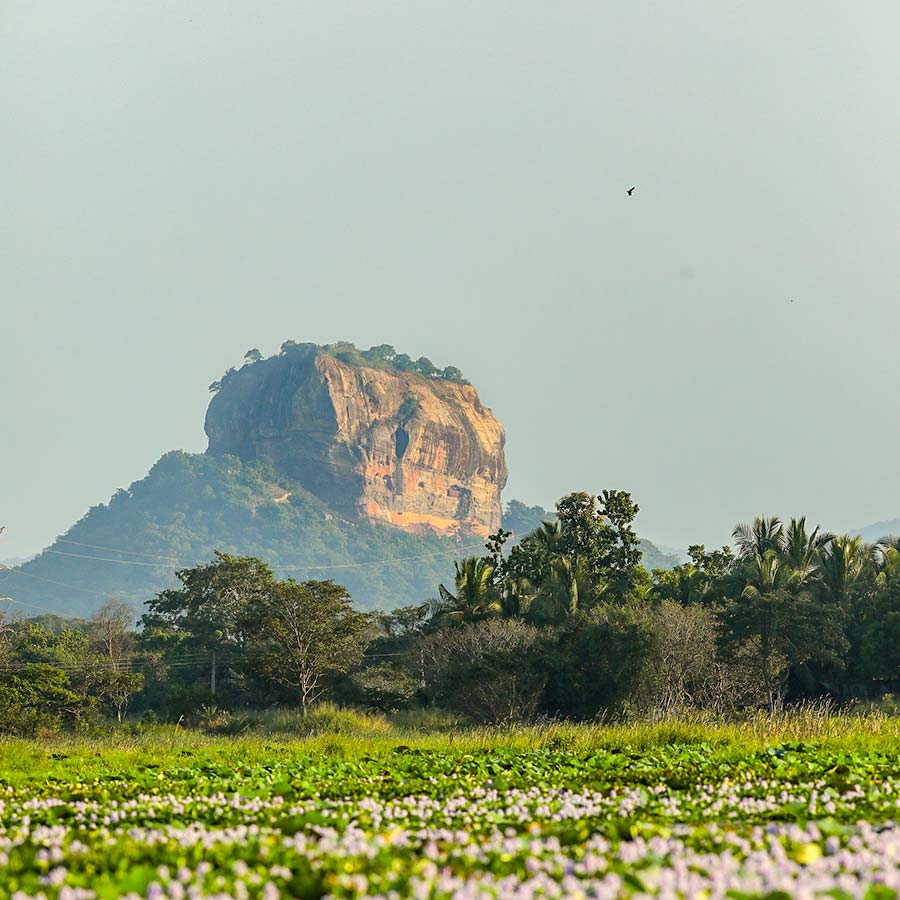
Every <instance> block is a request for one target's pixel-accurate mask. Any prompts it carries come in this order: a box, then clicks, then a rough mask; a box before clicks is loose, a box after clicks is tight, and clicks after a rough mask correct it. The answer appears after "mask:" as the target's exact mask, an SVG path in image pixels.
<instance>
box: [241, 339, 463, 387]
mask: <svg viewBox="0 0 900 900" xmlns="http://www.w3.org/2000/svg"><path fill="white" fill-rule="evenodd" d="M251 352H252V351H251ZM300 352H303V353H327V354H328V355H329V356H333V357H334V358H335V359H339V360H340V361H341V362H344V363H347V365H350V366H369V367H371V368H375V369H393V370H395V371H397V372H412V373H413V374H416V375H421V376H422V377H423V378H430V379H439V380H443V381H452V382H455V383H457V384H469V382H468V381H466V379H465V378H464V377H463V374H462V372H460V370H459V369H457V368H456V367H455V366H446V367H445V368H444V369H439V368H438V367H437V366H435V364H434V363H433V362H432V361H431V360H430V359H428V357H427V356H420V357H419V358H418V359H415V360H414V359H413V358H412V357H411V356H409V355H408V354H407V353H397V351H396V350H395V349H394V348H393V347H392V346H391V345H390V344H377V345H376V346H374V347H370V348H369V349H368V350H361V349H360V348H358V347H357V346H356V345H355V344H352V343H350V341H337V342H336V343H334V344H323V345H321V346H320V345H317V344H309V343H306V344H298V343H296V342H295V341H285V342H284V343H283V344H282V345H281V355H282V356H285V355H288V354H296V353H300ZM245 358H246V357H245ZM260 358H261V357H260ZM255 361H256V360H255V359H254V360H250V362H255Z"/></svg>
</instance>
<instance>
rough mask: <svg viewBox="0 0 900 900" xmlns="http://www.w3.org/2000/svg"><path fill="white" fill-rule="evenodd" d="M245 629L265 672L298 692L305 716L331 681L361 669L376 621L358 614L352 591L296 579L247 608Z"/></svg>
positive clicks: (256, 598)
mask: <svg viewBox="0 0 900 900" xmlns="http://www.w3.org/2000/svg"><path fill="white" fill-rule="evenodd" d="M240 627H241V628H242V630H243V631H244V633H245V634H246V635H247V636H248V638H249V639H251V640H253V641H254V643H255V645H256V648H257V651H258V653H259V662H258V664H257V665H258V668H259V670H260V671H261V672H262V673H263V674H264V675H265V676H266V677H268V678H270V679H271V680H272V681H274V682H276V683H277V684H281V685H284V686H285V687H288V688H290V689H292V690H295V691H296V692H297V696H298V698H299V701H300V709H301V710H302V712H303V715H304V716H305V715H306V714H307V712H309V710H310V708H311V707H312V706H313V705H314V704H315V703H316V702H317V701H318V700H319V699H320V698H321V697H322V695H323V693H324V692H325V688H326V684H327V679H328V677H329V676H334V675H339V674H344V673H347V672H349V671H351V670H352V669H353V668H355V667H356V666H357V665H359V663H360V662H361V660H362V658H363V653H364V652H365V649H366V646H367V645H368V643H369V641H370V638H371V633H372V630H371V622H370V617H369V616H368V615H366V614H365V613H361V612H358V611H357V610H355V609H353V607H352V605H351V602H350V595H349V594H348V593H347V590H346V588H344V587H342V586H341V585H339V584H335V583H334V582H333V581H304V582H297V581H294V580H292V579H291V580H288V581H279V582H275V583H273V584H269V585H268V586H267V587H266V589H265V590H263V591H260V592H258V593H256V594H255V595H254V596H253V598H252V600H251V601H250V602H248V603H247V604H246V605H245V606H244V607H243V610H242V615H241V626H240Z"/></svg>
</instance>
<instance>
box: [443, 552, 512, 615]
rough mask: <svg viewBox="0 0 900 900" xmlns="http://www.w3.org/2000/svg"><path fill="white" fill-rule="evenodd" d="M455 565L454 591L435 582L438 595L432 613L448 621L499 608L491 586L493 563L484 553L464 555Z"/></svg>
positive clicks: (494, 612) (487, 613)
mask: <svg viewBox="0 0 900 900" xmlns="http://www.w3.org/2000/svg"><path fill="white" fill-rule="evenodd" d="M454 565H455V566H456V594H455V595H453V594H451V593H450V591H448V590H447V588H445V587H444V585H442V584H441V585H438V590H439V591H440V595H441V599H440V602H439V604H438V607H437V609H436V610H435V617H436V618H441V619H444V620H446V621H448V622H463V621H471V620H473V619H482V618H485V617H487V616H492V615H495V614H497V613H499V612H501V605H500V598H499V597H498V595H497V591H496V590H495V589H494V584H493V577H494V564H493V563H492V562H491V560H490V559H488V558H486V557H483V556H467V557H465V558H464V559H462V560H459V561H458V562H456V563H455V564H454Z"/></svg>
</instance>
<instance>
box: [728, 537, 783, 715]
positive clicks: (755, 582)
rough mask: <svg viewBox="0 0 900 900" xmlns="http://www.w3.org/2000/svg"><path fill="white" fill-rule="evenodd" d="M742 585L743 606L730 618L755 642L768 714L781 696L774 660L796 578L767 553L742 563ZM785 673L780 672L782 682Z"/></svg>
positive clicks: (778, 653)
mask: <svg viewBox="0 0 900 900" xmlns="http://www.w3.org/2000/svg"><path fill="white" fill-rule="evenodd" d="M743 571H744V573H745V577H746V584H745V586H744V589H743V591H742V592H741V599H742V601H743V603H741V604H738V607H737V608H736V609H735V610H734V614H733V616H732V618H733V620H734V621H735V622H736V623H737V624H738V628H739V629H740V630H743V632H744V634H745V635H746V636H752V637H753V638H755V641H756V643H757V647H758V652H759V662H760V670H761V673H762V681H763V687H764V689H765V692H766V701H767V704H768V707H769V714H771V713H773V712H774V711H775V703H776V699H777V698H778V697H780V696H781V689H782V686H783V685H782V679H781V678H779V673H778V671H777V670H776V668H775V666H776V660H777V659H778V658H779V656H782V654H784V652H785V650H786V647H785V640H784V638H785V635H784V633H783V627H784V618H785V614H786V613H789V610H788V609H787V608H786V604H787V603H789V602H790V601H791V592H792V589H793V587H794V585H795V584H796V581H797V576H796V574H795V573H794V572H793V571H792V570H791V569H790V568H789V567H788V566H786V565H784V564H783V563H782V560H781V558H780V557H779V555H778V552H777V551H776V550H775V549H769V550H767V551H766V552H765V553H764V554H762V555H760V554H758V553H757V554H755V555H754V556H752V557H750V558H748V559H746V560H745V561H744V567H743ZM786 676H787V670H785V671H784V678H785V680H786Z"/></svg>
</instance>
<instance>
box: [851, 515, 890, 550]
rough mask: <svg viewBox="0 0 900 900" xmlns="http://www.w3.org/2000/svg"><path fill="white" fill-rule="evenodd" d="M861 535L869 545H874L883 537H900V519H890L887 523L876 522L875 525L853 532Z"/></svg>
mask: <svg viewBox="0 0 900 900" xmlns="http://www.w3.org/2000/svg"><path fill="white" fill-rule="evenodd" d="M853 534H854V535H859V536H860V537H861V538H862V539H863V540H864V541H865V542H866V543H867V544H872V543H874V542H875V541H878V540H880V539H881V538H883V537H890V536H894V537H900V519H888V520H887V521H886V522H876V523H875V524H874V525H866V527H865V528H860V529H858V530H857V531H854V532H853Z"/></svg>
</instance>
